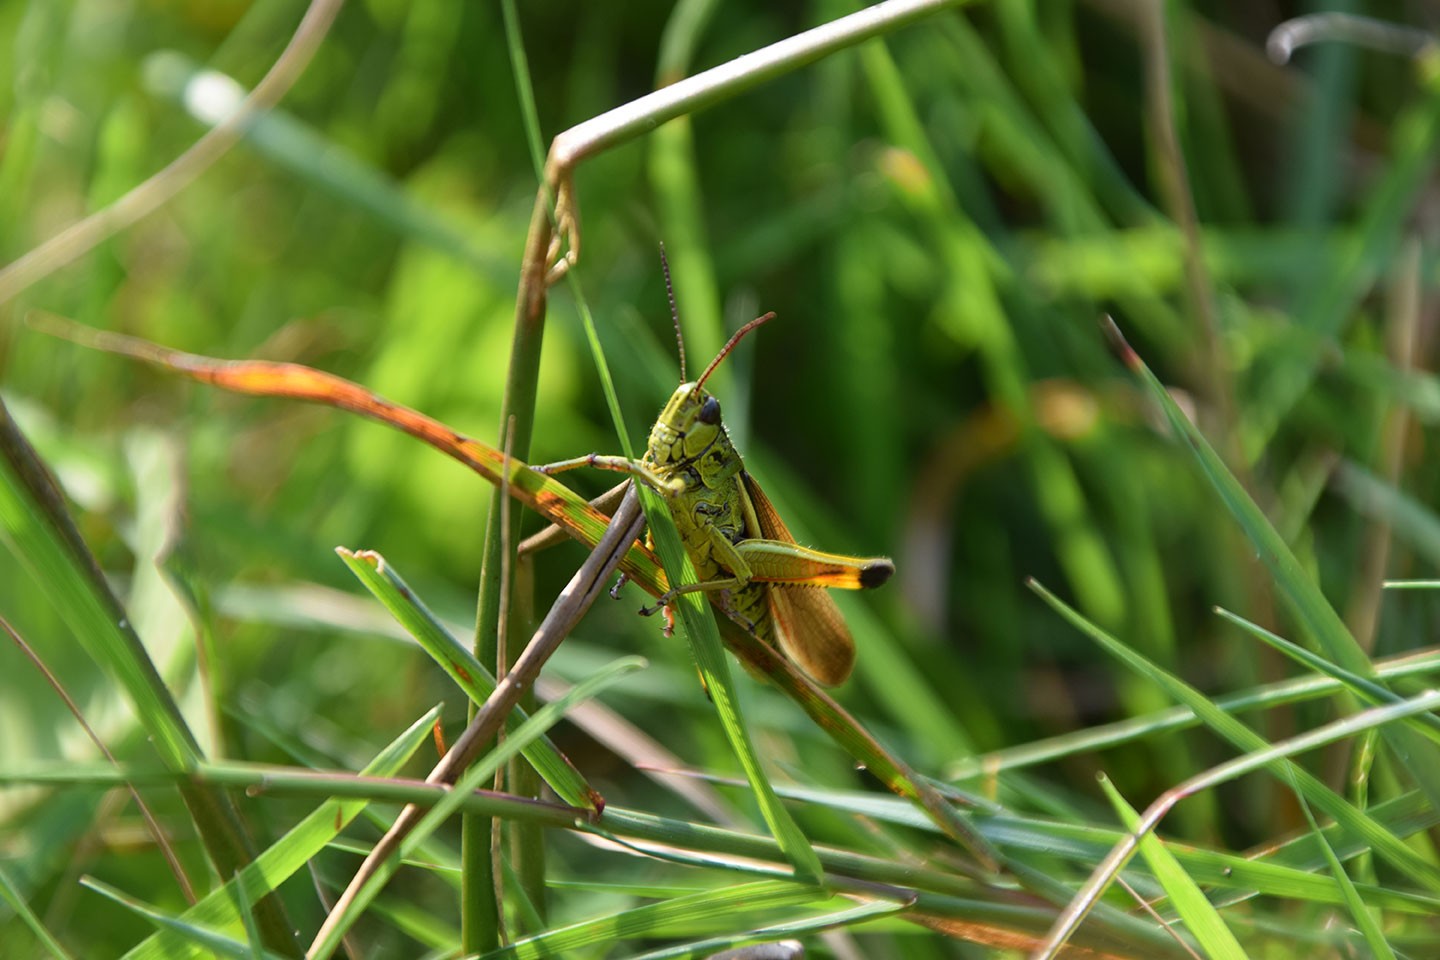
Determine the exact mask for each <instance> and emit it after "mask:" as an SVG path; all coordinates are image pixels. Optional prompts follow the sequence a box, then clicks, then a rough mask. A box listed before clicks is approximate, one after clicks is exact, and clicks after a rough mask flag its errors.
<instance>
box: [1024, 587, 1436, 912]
mask: <svg viewBox="0 0 1440 960" xmlns="http://www.w3.org/2000/svg"><path fill="white" fill-rule="evenodd" d="M1030 586H1031V589H1032V590H1034V591H1035V592H1036V593H1037V594H1039V595H1040V597H1041V599H1043V600H1044V601H1045V602H1046V603H1048V604H1049V605H1050V607H1051V608H1052V609H1053V610H1055V611H1056V612H1057V613H1059V614H1060V616H1062V617H1064V618H1065V619H1066V620H1067V621H1069V622H1070V624H1071V625H1073V626H1074V627H1075V628H1076V629H1078V630H1080V632H1082V633H1084V634H1085V635H1086V636H1088V637H1090V638H1091V639H1092V640H1094V641H1095V642H1096V643H1098V644H1099V645H1100V647H1101V649H1103V650H1104V651H1105V652H1106V653H1108V654H1110V655H1111V656H1113V657H1114V658H1115V659H1117V660H1119V661H1120V662H1121V663H1123V664H1125V666H1127V667H1129V668H1130V669H1131V670H1134V671H1135V672H1136V673H1139V674H1140V675H1142V676H1144V677H1147V678H1149V679H1150V680H1151V681H1153V682H1154V683H1156V684H1158V685H1160V687H1162V688H1163V689H1164V690H1165V692H1166V693H1168V694H1169V695H1170V696H1172V697H1174V698H1175V699H1176V700H1178V701H1180V702H1181V703H1183V704H1185V706H1187V707H1189V708H1190V709H1191V710H1193V711H1195V715H1196V716H1198V717H1200V719H1201V720H1203V721H1204V722H1205V724H1206V726H1208V727H1210V728H1211V729H1212V730H1214V731H1215V732H1216V733H1218V734H1219V735H1220V736H1222V737H1224V738H1225V739H1226V740H1228V741H1229V742H1230V743H1232V744H1233V745H1235V746H1236V747H1237V748H1239V749H1240V750H1244V751H1246V752H1248V753H1254V752H1258V751H1262V750H1265V749H1267V748H1269V746H1270V744H1269V743H1268V742H1267V741H1266V740H1265V739H1264V738H1263V737H1261V736H1260V735H1259V734H1258V733H1256V732H1255V731H1253V730H1251V729H1250V728H1249V727H1247V726H1246V725H1245V724H1243V723H1241V722H1240V721H1239V720H1237V719H1235V718H1234V717H1232V716H1230V715H1229V714H1227V713H1225V712H1224V711H1223V710H1221V709H1219V708H1218V707H1216V706H1215V704H1214V702H1212V701H1211V700H1210V699H1209V698H1208V697H1206V696H1205V695H1204V694H1202V693H1201V692H1200V691H1199V690H1196V689H1195V688H1194V687H1192V686H1190V685H1189V684H1187V683H1185V682H1184V681H1183V680H1181V679H1179V678H1178V677H1175V676H1174V675H1172V674H1170V673H1168V672H1166V671H1165V670H1162V669H1161V668H1160V667H1159V666H1157V665H1156V664H1154V663H1151V662H1150V661H1149V660H1147V659H1145V658H1144V657H1142V656H1141V655H1140V654H1139V653H1136V652H1135V651H1134V650H1132V649H1130V648H1129V647H1127V646H1125V645H1124V644H1122V643H1121V642H1120V641H1119V640H1117V639H1115V638H1114V637H1113V636H1111V635H1110V634H1108V633H1106V632H1105V631H1104V630H1101V629H1100V628H1099V627H1097V626H1095V625H1094V624H1092V623H1091V622H1090V621H1088V620H1086V619H1085V618H1084V617H1083V616H1081V615H1080V613H1079V612H1078V611H1076V610H1074V609H1073V608H1072V607H1070V606H1069V605H1067V604H1066V603H1065V602H1064V601H1062V600H1060V598H1058V597H1056V596H1055V595H1054V594H1052V593H1050V592H1049V591H1048V590H1046V589H1045V588H1044V587H1042V586H1040V585H1039V584H1038V583H1035V582H1034V581H1031V585H1030ZM1271 769H1272V770H1273V771H1274V772H1275V773H1276V774H1277V775H1279V776H1282V777H1285V778H1287V782H1288V778H1289V777H1291V776H1293V777H1294V778H1295V782H1296V783H1298V784H1299V786H1300V789H1301V791H1302V792H1303V793H1304V795H1305V798H1306V799H1307V800H1308V801H1309V802H1310V803H1312V804H1314V805H1315V806H1316V807H1319V808H1320V809H1321V810H1323V811H1324V812H1325V813H1326V815H1328V816H1330V817H1333V818H1334V819H1335V820H1336V821H1338V822H1340V823H1342V824H1344V825H1345V827H1346V829H1348V830H1353V831H1355V832H1356V833H1357V834H1359V835H1361V836H1364V837H1365V839H1366V841H1367V842H1368V843H1370V844H1371V845H1372V846H1373V847H1374V849H1375V852H1376V853H1377V854H1379V855H1380V856H1382V857H1384V858H1386V859H1387V860H1389V861H1390V862H1391V863H1392V864H1393V865H1394V866H1395V867H1396V868H1397V869H1399V870H1402V871H1404V873H1405V874H1406V875H1407V876H1409V877H1410V878H1411V879H1413V880H1414V881H1415V882H1416V883H1418V884H1420V885H1421V886H1423V887H1425V888H1426V889H1428V890H1431V891H1440V867H1437V866H1436V865H1435V864H1433V863H1431V862H1430V861H1428V860H1426V859H1424V858H1422V857H1421V856H1419V855H1418V854H1417V853H1415V852H1414V851H1413V850H1411V849H1410V848H1409V847H1408V846H1407V845H1406V844H1405V842H1404V841H1402V840H1401V839H1400V838H1399V837H1397V836H1395V835H1394V834H1393V833H1391V832H1390V831H1389V830H1387V829H1385V828H1384V827H1383V826H1382V825H1381V824H1379V823H1377V822H1375V821H1374V820H1373V819H1371V818H1370V817H1369V816H1367V815H1366V814H1365V812H1364V811H1362V810H1360V809H1358V808H1356V807H1355V806H1354V805H1352V804H1351V803H1349V802H1347V801H1346V800H1345V798H1344V797H1342V796H1340V795H1339V794H1338V793H1336V792H1335V791H1333V790H1331V789H1330V788H1329V787H1327V786H1326V785H1325V784H1323V783H1321V782H1320V780H1319V779H1318V778H1316V777H1315V776H1314V775H1312V774H1310V773H1307V772H1305V771H1304V770H1301V769H1299V768H1298V767H1296V766H1295V765H1294V764H1291V763H1289V762H1288V761H1284V762H1280V763H1279V764H1278V765H1277V766H1273V767H1272V768H1271Z"/></svg>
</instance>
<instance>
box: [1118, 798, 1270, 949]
mask: <svg viewBox="0 0 1440 960" xmlns="http://www.w3.org/2000/svg"><path fill="white" fill-rule="evenodd" d="M1100 786H1101V788H1102V789H1103V790H1104V791H1105V795H1106V796H1107V797H1109V798H1110V803H1111V805H1112V806H1113V807H1114V808H1115V812H1116V813H1118V814H1119V815H1120V820H1121V822H1123V823H1124V824H1125V828H1126V829H1127V830H1131V831H1134V830H1137V829H1139V827H1140V815H1139V814H1138V813H1136V811H1135V809H1134V808H1133V807H1131V806H1130V804H1129V803H1127V802H1126V801H1125V798H1124V797H1123V796H1121V795H1120V791H1119V790H1116V789H1115V785H1114V784H1112V783H1111V782H1110V778H1108V777H1104V776H1102V777H1100ZM1140 853H1141V854H1142V855H1143V856H1144V857H1145V860H1146V862H1147V863H1149V864H1150V869H1151V870H1152V871H1154V873H1155V877H1156V878H1157V879H1158V880H1159V881H1160V883H1161V885H1162V886H1163V887H1164V888H1165V892H1166V893H1167V894H1169V895H1170V900H1171V902H1173V903H1174V905H1175V909H1176V911H1177V912H1178V913H1179V914H1180V918H1181V919H1182V920H1184V921H1185V925H1186V926H1187V927H1189V928H1190V932H1191V933H1193V934H1194V935H1195V939H1196V940H1198V941H1199V943H1200V946H1201V947H1202V948H1203V949H1204V950H1205V953H1206V955H1207V956H1210V957H1213V958H1216V960H1245V957H1246V954H1245V951H1244V949H1242V948H1241V946H1240V942H1239V941H1238V940H1236V939H1235V935H1234V934H1233V933H1231V932H1230V928H1229V927H1227V926H1226V925H1225V921H1224V920H1222V919H1221V918H1220V914H1219V913H1218V912H1217V911H1216V910H1215V907H1214V906H1213V905H1212V904H1211V903H1210V901H1209V900H1208V899H1206V897H1205V894H1204V892H1202V891H1201V889H1200V887H1199V885H1198V884H1197V883H1196V882H1195V880H1194V879H1193V878H1192V877H1191V876H1190V874H1188V873H1186V872H1185V868H1184V867H1182V866H1181V865H1180V864H1179V863H1178V862H1177V861H1176V859H1175V858H1174V857H1173V856H1171V854H1170V851H1169V850H1167V849H1166V848H1165V845H1164V844H1163V843H1161V842H1160V838H1159V837H1157V836H1155V833H1154V831H1151V830H1147V831H1145V832H1144V833H1143V834H1141V836H1140Z"/></svg>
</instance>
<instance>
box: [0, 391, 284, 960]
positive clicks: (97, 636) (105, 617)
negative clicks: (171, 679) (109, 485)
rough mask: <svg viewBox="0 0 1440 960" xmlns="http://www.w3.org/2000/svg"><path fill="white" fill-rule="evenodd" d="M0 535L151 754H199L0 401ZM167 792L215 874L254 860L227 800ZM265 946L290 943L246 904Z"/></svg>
mask: <svg viewBox="0 0 1440 960" xmlns="http://www.w3.org/2000/svg"><path fill="white" fill-rule="evenodd" d="M0 540H3V542H4V543H5V545H6V546H7V547H8V548H9V549H10V551H11V552H12V553H13V554H14V555H15V557H16V558H17V559H18V560H19V561H20V563H21V565H22V566H23V567H25V568H26V569H27V570H28V571H29V572H30V573H31V575H32V576H33V577H34V580H35V582H36V584H38V586H39V588H40V590H41V591H43V593H44V594H45V595H46V597H47V599H48V600H49V601H50V603H51V604H52V605H53V606H54V608H55V610H56V612H57V613H58V614H59V615H60V617H61V619H62V620H63V621H64V622H65V624H66V625H67V626H68V627H69V628H70V630H71V631H72V633H73V635H74V637H75V639H76V640H77V641H78V642H79V643H80V645H81V646H82V647H83V648H84V650H85V652H86V654H87V655H89V656H90V658H91V659H93V660H94V661H95V662H96V663H97V664H100V665H101V666H102V667H103V668H105V669H106V670H107V671H109V672H110V674H111V675H112V676H113V677H114V678H115V679H116V680H117V681H118V682H119V684H120V686H121V687H122V688H123V689H124V690H125V693H126V695H127V696H128V697H129V698H130V702H131V704H132V705H133V707H134V710H135V715H136V717H137V719H138V720H139V721H140V723H141V725H142V726H143V727H144V729H145V732H146V733H147V734H148V738H149V741H150V743H151V744H152V745H153V747H154V749H155V752H156V755H157V756H158V757H159V758H160V760H161V762H162V763H164V764H165V766H166V767H167V768H168V769H170V770H172V771H174V772H177V773H181V772H189V771H192V770H194V769H195V767H196V766H197V765H198V764H199V763H200V762H201V761H202V760H203V759H204V758H203V756H202V754H201V750H200V745H199V742H198V740H197V739H196V737H195V735H194V733H193V732H192V731H191V729H190V727H189V726H188V725H187V723H186V721H185V717H184V715H183V714H182V713H181V712H180V707H179V705H178V704H177V703H176V701H175V698H174V697H173V696H172V695H171V693H170V690H169V688H167V687H166V686H165V682H164V680H162V679H161V677H160V673H159V671H158V670H157V669H156V667H155V664H154V662H153V661H152V660H151V659H150V656H149V654H148V653H147V651H146V649H145V646H144V644H143V643H142V642H141V640H140V637H139V635H138V634H137V633H136V632H135V629H134V627H133V626H132V625H131V623H130V618H129V615H128V613H127V612H126V610H125V608H124V607H123V606H122V605H121V603H120V601H119V600H118V599H117V598H116V597H115V595H114V594H113V593H112V592H111V591H110V588H109V586H108V584H107V583H106V580H105V575H104V574H103V573H102V572H101V570H100V565H99V563H98V562H97V561H96V560H95V558H94V557H93V556H92V555H91V554H90V551H89V548H88V547H87V546H86V545H85V542H84V540H82V539H81V537H80V534H79V532H78V531H77V530H76V529H75V525H74V523H73V521H72V520H71V519H70V515H69V512H68V510H67V509H66V506H65V503H64V500H63V498H62V497H61V494H60V492H59V490H58V489H57V488H56V486H55V483H54V481H53V479H52V478H51V476H50V474H49V471H48V470H47V468H46V467H45V465H44V463H43V462H42V461H41V460H40V458H39V455H38V454H36V452H35V450H34V449H33V448H32V447H31V446H30V444H29V441H27V440H26V439H25V436H24V434H22V433H21V432H20V428H19V426H18V425H17V424H16V423H15V421H14V420H13V419H11V417H10V412H9V410H7V409H6V408H5V406H4V404H3V402H0ZM177 789H178V790H179V793H180V795H181V797H182V798H183V799H184V801H185V806H186V808H187V810H188V811H189V814H190V817H191V819H192V820H193V821H194V824H195V827H196V830H197V832H198V833H199V834H200V838H201V840H202V842H203V843H204V846H205V850H206V853H207V854H208V855H209V857H210V859H211V861H212V863H213V865H214V866H215V868H216V870H217V871H218V872H220V873H221V875H228V874H230V873H233V872H234V871H236V870H239V869H241V868H243V867H244V866H245V865H246V864H247V863H249V862H250V861H251V859H252V858H253V856H254V849H253V847H252V844H251V841H250V838H249V836H248V835H247V833H246V829H245V826H244V822H243V820H242V818H241V816H240V812H239V810H238V808H237V807H236V806H235V803H234V801H233V800H232V799H231V798H230V797H229V796H227V795H226V794H224V793H223V792H221V791H215V790H210V789H208V788H205V787H203V786H200V785H198V784H195V783H193V782H190V781H188V780H184V779H182V780H181V781H180V782H179V783H178V784H177ZM256 913H257V916H258V917H259V919H260V921H261V925H262V927H263V928H264V930H265V942H266V943H268V944H270V945H271V946H274V947H278V948H280V949H282V950H283V949H286V948H287V947H292V948H293V942H294V938H293V936H292V935H291V926H290V923H289V921H288V920H287V919H286V917H285V914H284V911H283V909H282V908H281V904H280V903H279V901H278V900H275V899H273V898H269V899H266V900H263V901H261V902H259V903H257V904H256Z"/></svg>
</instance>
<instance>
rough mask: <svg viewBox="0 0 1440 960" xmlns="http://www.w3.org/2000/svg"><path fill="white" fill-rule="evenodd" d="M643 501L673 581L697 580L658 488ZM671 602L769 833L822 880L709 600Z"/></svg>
mask: <svg viewBox="0 0 1440 960" xmlns="http://www.w3.org/2000/svg"><path fill="white" fill-rule="evenodd" d="M640 502H641V504H642V505H643V506H644V507H645V516H646V518H647V519H648V521H649V523H650V535H651V537H652V538H654V541H655V548H656V550H657V551H658V552H659V554H660V558H661V561H662V563H663V565H664V567H665V569H666V570H667V571H678V573H676V574H674V582H675V583H696V582H698V580H699V577H698V575H697V574H696V573H695V567H694V565H692V564H691V562H690V557H689V556H688V555H687V554H686V553H685V547H684V546H683V545H682V544H681V542H680V532H679V531H678V530H676V529H675V521H673V520H672V519H670V509H669V507H668V506H667V505H666V504H665V501H664V500H663V499H661V497H660V495H659V494H658V493H655V492H654V491H651V490H648V489H646V488H644V487H641V488H640ZM673 606H674V607H675V608H676V609H677V610H678V611H679V613H680V620H681V622H682V623H683V624H684V626H685V636H686V638H687V639H688V640H689V641H690V649H691V652H692V653H694V655H695V665H696V666H697V667H698V668H699V670H700V676H701V678H702V679H703V681H704V683H705V691H706V693H708V694H709V696H710V700H711V702H712V703H714V704H715V713H716V715H717V716H718V717H719V718H720V725H721V727H722V729H724V731H725V737H726V739H727V740H729V741H730V749H731V750H733V751H734V753H735V757H736V759H738V760H739V761H740V766H741V767H742V768H743V769H744V771H745V777H746V779H747V780H749V781H750V786H751V788H752V789H754V791H755V799H756V802H757V803H759V805H760V813H761V816H763V817H764V818H765V823H766V824H767V825H768V826H769V827H770V832H771V833H772V834H774V836H775V840H776V842H778V843H779V844H780V849H781V850H783V851H785V856H786V857H788V858H789V860H790V862H791V864H793V865H794V867H795V875H796V876H797V877H799V878H801V879H804V880H807V881H809V882H812V883H822V882H823V877H824V871H823V870H822V869H821V867H820V858H819V857H817V856H816V855H815V850H814V848H813V847H811V846H810V841H809V839H807V838H806V836H805V834H804V833H803V832H802V831H801V830H800V827H799V825H798V824H796V823H795V820H794V819H793V818H792V817H791V816H790V811H789V810H786V809H785V806H784V804H782V803H781V802H780V798H779V797H778V796H777V795H776V794H775V788H774V787H773V786H771V785H770V780H769V778H768V777H767V776H766V775H765V770H764V768H763V767H762V766H761V764H760V757H759V755H758V754H757V753H756V752H755V745H754V743H753V742H752V741H751V739H750V731H749V728H748V727H746V725H745V720H744V718H743V717H742V716H741V713H740V702H739V699H738V697H737V696H736V691H735V684H734V681H733V680H731V678H730V663H729V661H728V660H726V659H725V647H724V646H723V645H722V643H721V641H720V631H719V629H718V628H717V627H716V625H715V617H714V614H712V613H711V611H710V605H709V604H708V603H707V602H706V601H705V599H704V597H703V595H702V594H700V593H699V592H691V593H684V594H680V595H679V596H678V597H676V598H675V601H674V603H673Z"/></svg>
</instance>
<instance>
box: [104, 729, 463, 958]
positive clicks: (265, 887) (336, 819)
mask: <svg viewBox="0 0 1440 960" xmlns="http://www.w3.org/2000/svg"><path fill="white" fill-rule="evenodd" d="M439 715H440V708H439V707H434V708H432V709H431V710H429V711H427V712H426V713H425V714H424V715H422V716H421V717H420V718H419V719H417V720H416V721H415V722H414V723H412V724H411V725H410V726H409V728H408V729H406V730H405V732H404V733H402V734H400V736H398V737H396V738H395V739H394V740H393V741H391V743H390V744H389V745H388V746H386V747H385V749H384V750H382V751H380V753H378V754H376V756H375V759H374V760H372V761H370V763H368V764H366V765H365V767H364V769H362V770H361V771H360V772H361V774H363V775H365V776H374V777H389V776H394V775H395V774H396V773H398V772H399V771H400V768H401V767H402V766H404V764H405V762H406V761H407V760H409V759H410V757H411V756H412V755H413V754H414V753H415V751H416V749H417V748H419V747H420V746H421V745H422V744H423V743H425V742H426V740H427V739H428V738H429V736H430V732H431V729H432V728H433V726H434V724H435V719H436V718H437V717H439ZM367 804H368V801H363V800H362V801H358V802H357V801H355V800H346V801H341V800H338V799H336V800H327V801H326V802H325V803H323V804H321V805H320V806H319V807H318V808H317V809H316V810H315V811H314V812H312V813H310V814H309V815H308V816H306V817H305V818H304V819H303V820H301V821H300V822H299V823H297V824H296V825H295V826H294V827H292V828H291V829H290V830H289V831H288V832H287V833H286V834H285V836H283V837H281V838H280V839H279V840H277V841H276V842H275V843H274V844H272V845H271V846H270V849H268V850H266V851H265V852H264V853H262V854H260V856H258V857H256V858H255V862H254V863H252V864H250V865H249V866H247V867H245V869H243V870H241V871H240V874H239V876H237V877H236V878H235V879H234V880H231V881H230V882H229V883H227V884H225V886H224V887H222V888H221V889H219V890H215V891H212V892H211V893H210V894H209V895H207V896H206V897H204V898H203V899H202V900H200V902H199V903H197V904H195V905H194V906H193V907H191V908H190V909H189V910H186V911H185V913H184V914H182V916H181V917H180V919H181V920H182V921H184V922H185V923H188V924H193V925H195V926H196V927H201V928H206V929H221V928H224V927H226V926H227V925H230V924H233V923H234V922H235V921H236V920H237V919H238V917H237V915H236V911H235V900H234V898H233V897H232V895H231V893H230V891H231V889H232V888H238V889H239V890H240V891H241V892H242V895H243V897H244V899H245V901H246V902H247V903H253V902H255V900H257V899H259V898H260V897H263V896H264V895H265V894H267V893H269V892H270V891H271V890H274V889H276V888H277V887H279V886H280V884H281V883H283V882H284V881H285V879H286V878H287V877H290V876H292V875H293V874H294V873H295V872H296V871H298V870H300V869H302V868H303V867H304V866H305V864H306V863H307V862H308V861H309V860H310V858H311V857H314V856H315V855H316V854H317V853H319V852H320V851H321V850H323V849H324V848H325V845H326V844H327V843H329V842H330V841H331V840H333V839H334V838H335V837H336V836H338V835H339V834H340V832H341V830H343V829H344V827H345V826H346V825H347V824H349V823H350V822H351V821H352V820H354V819H355V818H356V817H357V816H359V815H360V813H361V812H362V811H363V810H364V809H365V807H366V806H367ZM202 956H203V953H201V952H200V951H198V949H197V948H195V947H194V946H193V945H188V946H187V944H186V943H185V942H184V940H183V939H182V937H181V935H180V934H179V933H177V932H174V931H171V930H160V931H158V932H157V933H155V934H153V935H152V936H151V937H149V938H148V939H147V940H145V941H143V942H142V943H140V944H139V945H138V946H136V947H135V948H134V949H133V950H131V951H129V952H128V953H126V954H125V957H124V960H183V958H186V957H194V958H196V960H200V958H201V957H202Z"/></svg>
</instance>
